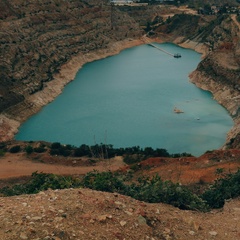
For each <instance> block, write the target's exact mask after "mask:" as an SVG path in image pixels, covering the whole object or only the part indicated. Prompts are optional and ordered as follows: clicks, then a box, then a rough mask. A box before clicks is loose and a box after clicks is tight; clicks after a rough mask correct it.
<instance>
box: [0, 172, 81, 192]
mask: <svg viewBox="0 0 240 240" xmlns="http://www.w3.org/2000/svg"><path fill="white" fill-rule="evenodd" d="M77 186H80V181H79V180H78V179H74V178H72V177H63V176H57V175H55V174H47V173H37V172H34V173H32V177H31V179H30V181H29V182H27V183H25V184H17V185H15V186H13V187H4V188H2V189H0V193H2V194H4V195H5V196H14V195H21V194H34V193H38V192H40V191H44V190H47V189H49V188H51V189H63V188H72V187H77Z"/></svg>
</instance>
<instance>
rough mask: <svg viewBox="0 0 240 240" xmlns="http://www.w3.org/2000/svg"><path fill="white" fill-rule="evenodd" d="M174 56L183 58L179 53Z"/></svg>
mask: <svg viewBox="0 0 240 240" xmlns="http://www.w3.org/2000/svg"><path fill="white" fill-rule="evenodd" d="M173 56H174V57H175V58H180V57H182V56H181V54H179V53H175V54H174V55H173Z"/></svg>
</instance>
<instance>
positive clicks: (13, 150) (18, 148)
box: [9, 145, 21, 153]
mask: <svg viewBox="0 0 240 240" xmlns="http://www.w3.org/2000/svg"><path fill="white" fill-rule="evenodd" d="M20 150H21V147H20V146H19V145H16V146H13V147H11V148H10V149H9V152H10V153H18V152H20Z"/></svg>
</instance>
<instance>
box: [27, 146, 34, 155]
mask: <svg viewBox="0 0 240 240" xmlns="http://www.w3.org/2000/svg"><path fill="white" fill-rule="evenodd" d="M25 151H26V153H27V154H31V153H32V152H33V147H32V146H30V145H28V146H26V147H25Z"/></svg>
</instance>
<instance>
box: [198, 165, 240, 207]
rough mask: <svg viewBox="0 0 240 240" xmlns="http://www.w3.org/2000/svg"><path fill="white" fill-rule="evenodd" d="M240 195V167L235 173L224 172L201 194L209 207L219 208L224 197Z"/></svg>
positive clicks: (222, 203) (222, 204)
mask: <svg viewBox="0 0 240 240" xmlns="http://www.w3.org/2000/svg"><path fill="white" fill-rule="evenodd" d="M238 196H240V169H239V170H238V171H237V172H236V173H235V174H225V176H224V178H219V179H217V180H216V181H215V182H214V184H213V185H211V186H210V188H209V189H208V190H207V191H205V192H204V193H203V194H202V196H201V197H202V199H203V200H205V201H206V202H207V203H208V205H209V206H210V207H211V208H221V207H223V206H224V202H225V200H226V199H230V198H235V197H238Z"/></svg>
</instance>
